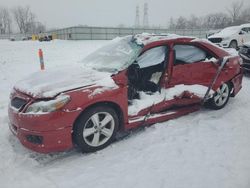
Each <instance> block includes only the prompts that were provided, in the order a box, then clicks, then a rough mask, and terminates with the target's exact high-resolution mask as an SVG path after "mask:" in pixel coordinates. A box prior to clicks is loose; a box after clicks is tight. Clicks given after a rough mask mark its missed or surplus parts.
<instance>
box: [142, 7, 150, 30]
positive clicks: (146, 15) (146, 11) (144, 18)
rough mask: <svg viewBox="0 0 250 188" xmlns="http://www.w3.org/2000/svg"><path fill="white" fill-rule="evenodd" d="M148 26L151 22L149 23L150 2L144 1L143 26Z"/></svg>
mask: <svg viewBox="0 0 250 188" xmlns="http://www.w3.org/2000/svg"><path fill="white" fill-rule="evenodd" d="M148 26H149V23H148V3H144V14H143V27H144V28H147V27H148Z"/></svg>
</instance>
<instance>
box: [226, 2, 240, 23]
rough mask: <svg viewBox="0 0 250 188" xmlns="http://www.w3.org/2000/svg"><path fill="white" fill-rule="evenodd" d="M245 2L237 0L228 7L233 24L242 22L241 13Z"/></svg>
mask: <svg viewBox="0 0 250 188" xmlns="http://www.w3.org/2000/svg"><path fill="white" fill-rule="evenodd" d="M243 5H244V2H243V0H242V1H240V2H238V1H235V2H233V3H232V4H231V6H230V7H229V8H227V11H228V13H229V15H230V17H231V19H232V22H233V24H240V23H239V21H240V19H239V18H240V15H241V11H242V8H243Z"/></svg>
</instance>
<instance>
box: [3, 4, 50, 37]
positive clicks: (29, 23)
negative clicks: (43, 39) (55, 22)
mask: <svg viewBox="0 0 250 188" xmlns="http://www.w3.org/2000/svg"><path fill="white" fill-rule="evenodd" d="M13 26H16V27H17V28H18V30H19V32H20V33H23V34H25V33H41V32H44V31H45V30H46V27H45V25H44V24H42V23H41V22H39V21H38V20H37V17H36V15H35V14H34V13H33V12H32V11H31V9H30V7H29V6H16V7H13V8H11V9H8V8H6V7H0V34H10V33H12V32H13Z"/></svg>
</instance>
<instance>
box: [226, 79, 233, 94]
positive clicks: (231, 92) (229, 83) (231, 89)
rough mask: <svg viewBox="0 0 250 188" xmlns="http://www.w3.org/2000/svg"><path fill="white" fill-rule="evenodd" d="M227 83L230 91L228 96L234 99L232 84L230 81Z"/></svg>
mask: <svg viewBox="0 0 250 188" xmlns="http://www.w3.org/2000/svg"><path fill="white" fill-rule="evenodd" d="M227 83H228V85H229V89H230V96H231V97H234V94H233V90H234V84H233V82H232V81H231V80H230V81H228V82H227Z"/></svg>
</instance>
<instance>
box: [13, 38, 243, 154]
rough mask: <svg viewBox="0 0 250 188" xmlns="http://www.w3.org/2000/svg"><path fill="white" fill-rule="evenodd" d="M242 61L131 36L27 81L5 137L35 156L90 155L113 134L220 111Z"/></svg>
mask: <svg viewBox="0 0 250 188" xmlns="http://www.w3.org/2000/svg"><path fill="white" fill-rule="evenodd" d="M241 83H242V70H241V68H240V58H239V57H238V56H234V57H233V56H230V55H229V54H228V53H227V52H226V51H224V50H223V49H221V48H219V47H217V46H214V45H213V44H211V43H210V42H208V41H205V40H199V39H194V38H188V37H179V36H176V35H147V34H142V35H136V36H127V37H123V38H119V39H115V40H113V41H111V42H110V43H109V44H108V45H106V46H104V47H102V48H100V49H98V50H97V51H96V52H94V53H92V54H90V55H89V56H87V57H86V58H85V59H84V60H83V62H82V64H79V67H78V66H77V67H75V66H71V67H66V68H60V69H56V70H51V71H43V72H39V73H35V74H33V75H30V76H29V77H27V78H25V79H23V80H21V81H19V82H18V83H17V84H16V85H15V87H14V88H13V91H12V93H11V96H10V105H9V119H10V129H11V131H12V132H13V133H14V134H15V135H16V136H17V137H18V139H19V140H20V142H21V143H22V144H23V145H24V146H26V147H27V148H30V149H32V150H34V151H37V152H42V153H49V152H56V151H64V150H67V149H70V148H72V147H74V146H76V147H78V148H80V149H81V150H82V151H84V152H93V151H97V150H100V149H102V148H104V147H106V146H108V145H109V144H110V143H111V142H112V141H113V140H114V138H115V136H116V134H117V132H118V131H124V130H129V129H133V128H136V127H140V126H145V125H150V124H154V123H157V122H162V121H166V120H169V119H173V118H177V117H179V116H182V115H185V114H188V113H191V112H194V111H197V110H199V109H200V107H201V106H202V105H205V106H207V107H210V108H212V109H216V110H217V109H221V108H223V107H224V106H225V105H226V104H227V102H228V100H229V98H230V97H234V96H235V95H236V94H237V93H238V92H239V90H240V89H241V87H242V85H241Z"/></svg>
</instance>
